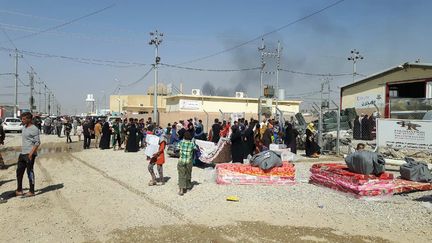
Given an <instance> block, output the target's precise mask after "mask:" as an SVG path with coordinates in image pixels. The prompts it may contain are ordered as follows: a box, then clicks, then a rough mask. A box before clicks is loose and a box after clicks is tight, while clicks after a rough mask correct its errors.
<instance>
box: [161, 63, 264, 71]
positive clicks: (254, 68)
mask: <svg viewBox="0 0 432 243" xmlns="http://www.w3.org/2000/svg"><path fill="white" fill-rule="evenodd" d="M160 65H162V66H165V67H171V68H177V69H184V70H192V71H201V72H242V71H253V70H258V69H261V67H253V68H240V69H208V68H193V67H184V66H179V65H172V64H166V63H161V64H160Z"/></svg>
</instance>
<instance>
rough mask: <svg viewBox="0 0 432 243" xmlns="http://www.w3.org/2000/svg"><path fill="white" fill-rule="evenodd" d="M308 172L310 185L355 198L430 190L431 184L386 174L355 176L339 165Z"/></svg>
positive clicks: (317, 165)
mask: <svg viewBox="0 0 432 243" xmlns="http://www.w3.org/2000/svg"><path fill="white" fill-rule="evenodd" d="M310 171H311V173H312V174H311V177H310V180H309V182H310V183H312V184H317V185H322V186H325V187H329V188H332V189H335V190H338V191H342V192H348V193H352V194H354V195H356V196H357V197H364V196H381V195H392V194H395V193H404V192H411V191H424V190H432V184H431V183H420V182H415V181H408V180H403V179H397V178H394V176H393V174H390V173H387V172H384V173H382V174H381V175H380V176H374V175H362V174H357V173H353V172H350V171H349V170H348V167H347V166H346V165H345V164H339V163H320V164H314V165H312V167H311V169H310Z"/></svg>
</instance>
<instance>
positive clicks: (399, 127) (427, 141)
mask: <svg viewBox="0 0 432 243" xmlns="http://www.w3.org/2000/svg"><path fill="white" fill-rule="evenodd" d="M377 146H378V147H388V148H396V149H412V150H429V151H430V150H432V121H424V120H404V119H377Z"/></svg>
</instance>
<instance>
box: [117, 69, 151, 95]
mask: <svg viewBox="0 0 432 243" xmlns="http://www.w3.org/2000/svg"><path fill="white" fill-rule="evenodd" d="M152 70H153V67H151V68H150V69H149V70H148V71H147V72H146V73H145V74H144V75H143V76H142V77H141V78H139V79H138V80H137V81H135V82H132V83H129V84H125V85H122V84H119V85H118V86H117V88H116V90H117V89H118V87H131V86H134V85H136V84H138V83H139V82H141V81H142V80H144V79H145V78H146V77H147V76H148V75H149V74H150V73H151V71H152Z"/></svg>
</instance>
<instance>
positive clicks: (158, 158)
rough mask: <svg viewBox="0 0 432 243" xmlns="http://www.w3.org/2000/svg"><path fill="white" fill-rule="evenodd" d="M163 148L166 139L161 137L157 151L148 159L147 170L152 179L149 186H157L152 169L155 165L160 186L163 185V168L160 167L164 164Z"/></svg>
mask: <svg viewBox="0 0 432 243" xmlns="http://www.w3.org/2000/svg"><path fill="white" fill-rule="evenodd" d="M165 146H166V138H165V137H164V136H161V137H160V142H159V150H158V151H157V152H156V153H155V154H154V155H153V157H152V158H151V159H150V163H149V165H148V170H149V172H150V175H151V177H152V179H151V181H150V182H149V186H155V185H156V184H157V180H156V175H155V173H154V169H153V168H154V166H155V165H157V170H158V173H159V182H160V183H161V184H162V185H164V184H165V180H164V176H163V167H162V166H163V164H164V163H165V153H164V151H165Z"/></svg>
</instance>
